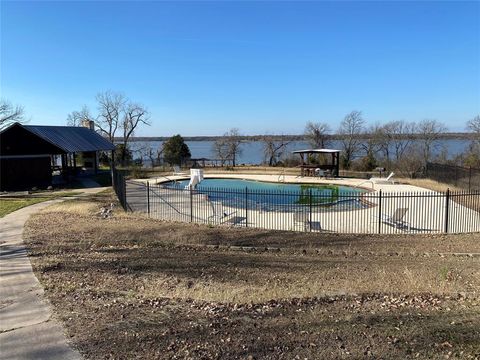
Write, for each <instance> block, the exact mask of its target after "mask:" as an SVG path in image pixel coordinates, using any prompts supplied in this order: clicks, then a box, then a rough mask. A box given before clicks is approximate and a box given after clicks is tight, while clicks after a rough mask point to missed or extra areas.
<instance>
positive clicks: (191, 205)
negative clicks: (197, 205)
mask: <svg viewBox="0 0 480 360" xmlns="http://www.w3.org/2000/svg"><path fill="white" fill-rule="evenodd" d="M192 191H193V190H192V188H191V187H190V222H193V192H192Z"/></svg>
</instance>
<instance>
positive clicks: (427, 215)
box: [115, 174, 480, 234]
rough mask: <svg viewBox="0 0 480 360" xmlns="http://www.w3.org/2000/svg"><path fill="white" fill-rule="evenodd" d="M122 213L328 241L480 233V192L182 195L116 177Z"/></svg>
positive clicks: (207, 191) (312, 190)
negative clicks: (344, 236) (307, 234)
mask: <svg viewBox="0 0 480 360" xmlns="http://www.w3.org/2000/svg"><path fill="white" fill-rule="evenodd" d="M115 180H116V181H115V190H116V193H117V196H118V197H119V200H120V202H121V203H122V206H123V207H124V208H125V209H126V210H129V211H138V212H143V213H145V214H148V216H149V217H152V218H156V219H162V220H169V221H180V222H193V223H202V224H208V225H228V226H241V227H253V228H262V229H275V230H290V231H311V232H333V233H364V234H372V233H378V234H391V233H412V234H415V233H466V232H480V191H473V190H472V191H455V192H454V191H447V192H444V193H439V192H434V191H425V192H409V193H405V192H382V191H379V192H353V191H351V192H340V191H338V190H335V188H333V187H332V188H330V189H328V188H327V189H326V190H325V189H324V191H323V192H320V191H318V188H317V187H316V186H305V187H303V188H302V189H301V190H300V191H263V190H251V189H248V188H244V189H226V188H199V189H198V190H185V189H184V188H181V187H174V186H173V187H170V186H164V185H162V184H155V185H152V184H149V183H148V182H140V181H132V180H125V178H124V176H123V175H122V174H120V175H117V176H116V177H115Z"/></svg>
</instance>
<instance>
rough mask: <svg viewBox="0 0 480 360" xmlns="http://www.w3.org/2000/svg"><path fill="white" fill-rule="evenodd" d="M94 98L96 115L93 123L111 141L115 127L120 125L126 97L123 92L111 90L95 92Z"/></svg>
mask: <svg viewBox="0 0 480 360" xmlns="http://www.w3.org/2000/svg"><path fill="white" fill-rule="evenodd" d="M96 99H97V103H98V117H97V121H96V123H95V125H96V126H97V127H98V129H99V130H100V132H101V133H102V134H103V135H104V136H106V137H107V138H108V140H110V141H111V142H113V140H114V138H115V133H116V131H117V129H118V128H119V127H121V125H122V124H121V121H122V114H123V112H124V109H125V105H126V103H127V99H126V97H125V96H124V95H123V94H121V93H115V92H111V91H106V92H103V93H99V94H97V96H96Z"/></svg>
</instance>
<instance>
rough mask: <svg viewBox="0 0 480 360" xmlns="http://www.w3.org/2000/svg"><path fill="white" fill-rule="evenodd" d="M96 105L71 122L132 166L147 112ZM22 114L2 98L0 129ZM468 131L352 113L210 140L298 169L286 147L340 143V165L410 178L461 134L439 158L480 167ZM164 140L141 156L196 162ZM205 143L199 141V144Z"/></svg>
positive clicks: (221, 148) (478, 130)
mask: <svg viewBox="0 0 480 360" xmlns="http://www.w3.org/2000/svg"><path fill="white" fill-rule="evenodd" d="M96 102H97V112H96V114H93V113H92V112H91V111H90V109H89V108H88V107H86V106H83V107H82V109H81V110H79V111H73V112H71V113H70V114H68V117H67V124H68V125H70V126H82V125H84V124H90V122H91V121H93V122H94V125H95V129H96V131H98V132H99V133H100V134H102V135H103V136H105V137H106V138H107V139H108V140H110V141H111V142H115V143H116V144H117V150H116V153H117V156H116V159H117V161H118V162H119V163H120V164H122V165H129V164H130V163H131V162H132V161H133V157H134V156H133V154H132V151H131V149H130V143H131V142H132V141H135V140H139V138H134V135H135V132H136V131H137V130H138V128H139V127H141V126H148V125H150V113H149V111H148V109H147V108H146V107H145V106H143V105H142V104H140V103H138V102H135V101H132V100H130V99H129V98H128V97H126V96H125V95H124V94H122V93H119V92H112V91H106V92H102V93H99V94H98V95H97V96H96ZM23 114H24V111H23V108H22V107H21V106H13V105H12V104H11V103H10V102H8V101H6V100H1V102H0V129H1V128H2V127H5V126H7V125H8V124H10V123H12V122H15V121H20V122H21V121H22V120H24V117H23ZM465 130H466V131H467V132H466V133H464V134H461V135H459V134H452V133H448V132H447V128H446V126H445V125H444V124H443V123H442V122H440V121H438V120H434V119H426V120H422V121H419V122H408V121H404V120H397V121H389V122H386V123H383V124H380V123H377V124H374V125H367V122H366V121H365V119H364V117H363V115H362V113H361V112H360V111H352V112H350V113H348V114H347V115H346V116H345V117H344V118H343V119H342V120H341V121H340V123H339V126H338V128H337V129H331V127H330V126H329V125H328V124H327V123H322V122H307V123H306V125H305V128H304V132H303V134H301V135H277V134H266V135H256V136H245V135H242V134H241V131H240V130H239V129H237V128H232V129H230V130H229V131H227V132H226V133H224V134H223V136H219V137H213V138H208V139H209V140H213V148H212V153H213V154H214V156H215V158H216V160H218V161H219V162H220V163H221V164H222V165H226V164H229V165H231V166H236V165H237V159H238V156H239V155H240V154H241V152H242V148H243V146H244V145H245V142H246V141H261V142H262V143H263V152H264V162H265V164H266V165H269V166H294V165H296V164H297V162H298V159H296V158H294V157H292V156H291V155H288V154H287V152H286V149H287V145H288V144H290V143H291V142H293V141H298V140H306V141H308V143H309V144H310V146H311V147H312V148H328V147H329V146H330V145H331V143H332V141H334V140H335V141H337V142H339V143H340V145H341V148H340V150H341V166H342V168H344V169H355V170H363V171H370V170H372V169H375V168H376V167H378V166H381V167H385V168H388V169H392V170H394V169H396V170H401V171H403V172H405V173H408V174H411V173H414V172H415V171H418V169H420V168H422V167H423V166H425V164H426V163H427V162H429V161H432V160H433V157H434V150H435V149H436V148H437V147H438V146H439V144H440V142H441V140H443V139H446V138H450V139H451V138H459V136H460V137H461V138H463V139H465V138H468V139H469V140H470V144H469V147H468V149H467V151H466V152H465V153H462V154H459V155H457V156H456V157H455V158H454V159H448V157H447V151H448V150H447V149H443V150H442V151H440V155H438V154H437V155H436V157H437V158H440V161H442V162H453V163H455V165H463V166H471V167H480V115H477V116H475V117H474V118H472V119H471V120H468V121H467V122H466V124H465ZM151 139H152V138H149V140H151ZM159 139H162V140H165V142H164V143H163V144H162V146H161V147H160V148H157V149H154V148H151V147H149V148H145V149H142V150H141V157H142V158H147V159H149V160H150V163H151V164H152V166H153V165H154V164H156V163H159V162H160V161H163V162H165V163H168V164H171V165H172V164H182V163H184V162H185V161H187V160H188V159H190V158H191V152H190V149H189V148H188V146H187V144H186V143H185V139H184V138H182V137H181V136H180V135H179V134H178V135H175V136H173V137H171V138H159ZM189 139H190V138H189ZM206 139H207V138H205V137H195V140H206ZM437 153H438V151H437ZM310 160H311V161H312V162H313V163H315V162H321V161H322V159H321V156H320V157H314V158H312V159H310ZM437 160H438V159H437Z"/></svg>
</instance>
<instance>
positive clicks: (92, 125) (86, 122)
mask: <svg viewBox="0 0 480 360" xmlns="http://www.w3.org/2000/svg"><path fill="white" fill-rule="evenodd" d="M82 126H83V127H86V128H89V129H90V130H95V121H93V120H88V119H86V120H82Z"/></svg>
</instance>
